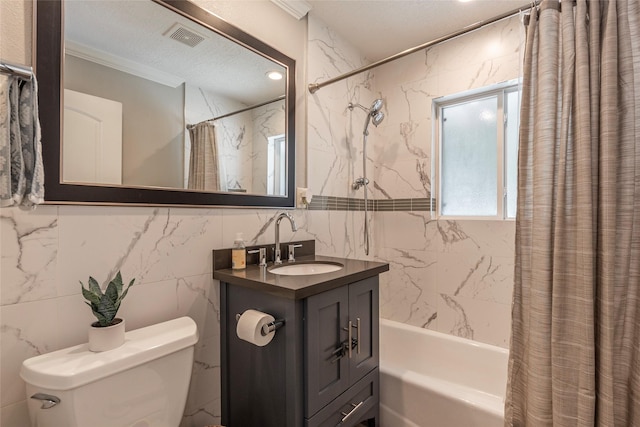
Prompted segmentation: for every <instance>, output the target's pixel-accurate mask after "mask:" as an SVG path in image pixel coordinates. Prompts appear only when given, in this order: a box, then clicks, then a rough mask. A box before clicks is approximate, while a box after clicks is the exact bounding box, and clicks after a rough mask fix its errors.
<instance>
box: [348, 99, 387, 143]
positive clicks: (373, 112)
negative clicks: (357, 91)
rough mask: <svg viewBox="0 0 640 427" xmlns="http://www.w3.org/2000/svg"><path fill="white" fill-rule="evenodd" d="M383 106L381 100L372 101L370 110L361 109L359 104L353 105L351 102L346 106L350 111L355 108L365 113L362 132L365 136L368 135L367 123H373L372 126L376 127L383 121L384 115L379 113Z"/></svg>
mask: <svg viewBox="0 0 640 427" xmlns="http://www.w3.org/2000/svg"><path fill="white" fill-rule="evenodd" d="M383 104H384V102H383V101H382V99H380V98H378V99H376V100H375V101H373V104H371V108H367V107H363V106H362V105H360V104H354V103H352V102H350V103H349V104H348V105H347V107H348V108H349V110H351V111H353V109H354V108H355V107H358V108H361V109H363V110H364V111H366V112H367V119H366V120H365V122H364V130H363V132H362V133H363V134H364V135H365V136H367V135H369V122H373V125H374V126H376V127H377V126H378V125H379V124H380V123H382V121H383V120H384V113H383V112H382V111H380V110H381V109H382V105H383Z"/></svg>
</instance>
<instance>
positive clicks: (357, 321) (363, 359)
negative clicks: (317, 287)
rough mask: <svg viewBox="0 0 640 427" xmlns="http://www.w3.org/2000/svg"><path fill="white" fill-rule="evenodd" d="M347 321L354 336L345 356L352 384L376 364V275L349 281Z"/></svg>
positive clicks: (377, 314)
mask: <svg viewBox="0 0 640 427" xmlns="http://www.w3.org/2000/svg"><path fill="white" fill-rule="evenodd" d="M349 321H350V322H351V324H352V336H353V337H354V338H356V339H357V342H358V344H357V346H356V348H354V349H352V357H351V359H349V365H350V366H349V377H350V379H349V384H354V383H355V382H357V381H358V380H360V379H361V378H362V377H364V376H365V375H366V374H368V373H369V372H370V371H371V370H372V369H374V368H376V367H377V366H378V359H379V347H378V346H379V343H378V332H379V331H378V330H379V297H378V277H377V276H376V277H370V278H368V279H365V280H361V281H359V282H355V283H353V284H351V285H349Z"/></svg>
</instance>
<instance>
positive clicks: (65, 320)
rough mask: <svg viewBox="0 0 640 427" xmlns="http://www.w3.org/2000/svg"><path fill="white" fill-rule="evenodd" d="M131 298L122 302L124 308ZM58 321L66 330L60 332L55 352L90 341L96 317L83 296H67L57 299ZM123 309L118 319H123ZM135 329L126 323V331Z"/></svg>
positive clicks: (62, 329)
mask: <svg viewBox="0 0 640 427" xmlns="http://www.w3.org/2000/svg"><path fill="white" fill-rule="evenodd" d="M128 299H129V296H127V297H126V298H125V300H124V301H123V302H122V307H125V306H126V305H127V304H128V302H129V301H128ZM55 303H56V310H57V313H58V319H59V322H60V324H61V325H65V327H64V328H60V329H59V331H58V334H59V339H58V343H57V346H56V348H55V350H58V349H61V348H67V347H72V346H75V345H78V344H84V343H86V342H88V341H89V327H90V325H91V324H92V323H93V322H95V321H96V318H95V316H94V315H93V313H92V312H91V308H90V307H89V306H88V305H87V304H86V303H85V299H84V297H83V296H82V294H80V293H78V294H75V295H67V296H63V297H59V298H56V299H55ZM122 312H123V310H122V308H121V309H120V311H119V312H118V317H122ZM131 329H133V328H132V327H131V325H129V324H128V322H126V318H125V330H127V331H129V330H131Z"/></svg>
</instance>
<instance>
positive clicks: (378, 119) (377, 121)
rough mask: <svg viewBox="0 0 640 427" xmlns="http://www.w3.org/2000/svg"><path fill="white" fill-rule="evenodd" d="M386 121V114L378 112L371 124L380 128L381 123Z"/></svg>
mask: <svg viewBox="0 0 640 427" xmlns="http://www.w3.org/2000/svg"><path fill="white" fill-rule="evenodd" d="M383 120H384V113H383V112H382V111H378V113H377V114H376V115H375V116H373V117H372V119H371V122H372V123H373V125H374V126H375V127H378V125H379V124H380V123H382V121H383Z"/></svg>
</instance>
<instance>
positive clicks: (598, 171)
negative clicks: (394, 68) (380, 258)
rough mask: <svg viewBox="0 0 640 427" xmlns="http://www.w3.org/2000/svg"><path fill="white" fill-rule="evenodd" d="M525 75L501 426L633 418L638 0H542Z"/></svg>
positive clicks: (639, 371)
mask: <svg viewBox="0 0 640 427" xmlns="http://www.w3.org/2000/svg"><path fill="white" fill-rule="evenodd" d="M560 9H561V10H560ZM523 78H524V80H523V94H522V111H521V129H520V159H519V174H520V175H519V184H518V214H517V221H516V270H515V288H514V299H513V315H512V320H513V323H512V337H511V353H510V360H509V384H508V387H507V402H506V405H505V418H506V420H505V425H507V426H585V427H587V426H589V427H591V426H607V427H618V426H619V427H628V426H640V296H639V293H640V279H639V276H640V5H639V1H638V0H633V1H625V0H619V1H585V0H582V1H578V2H577V3H575V2H570V1H566V0H565V1H562V7H560V4H559V3H558V2H557V1H549V0H544V1H543V3H542V4H541V6H540V11H539V14H538V15H537V16H536V14H535V13H532V14H531V16H530V22H529V23H528V25H527V40H526V50H525V66H524V77H523Z"/></svg>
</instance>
